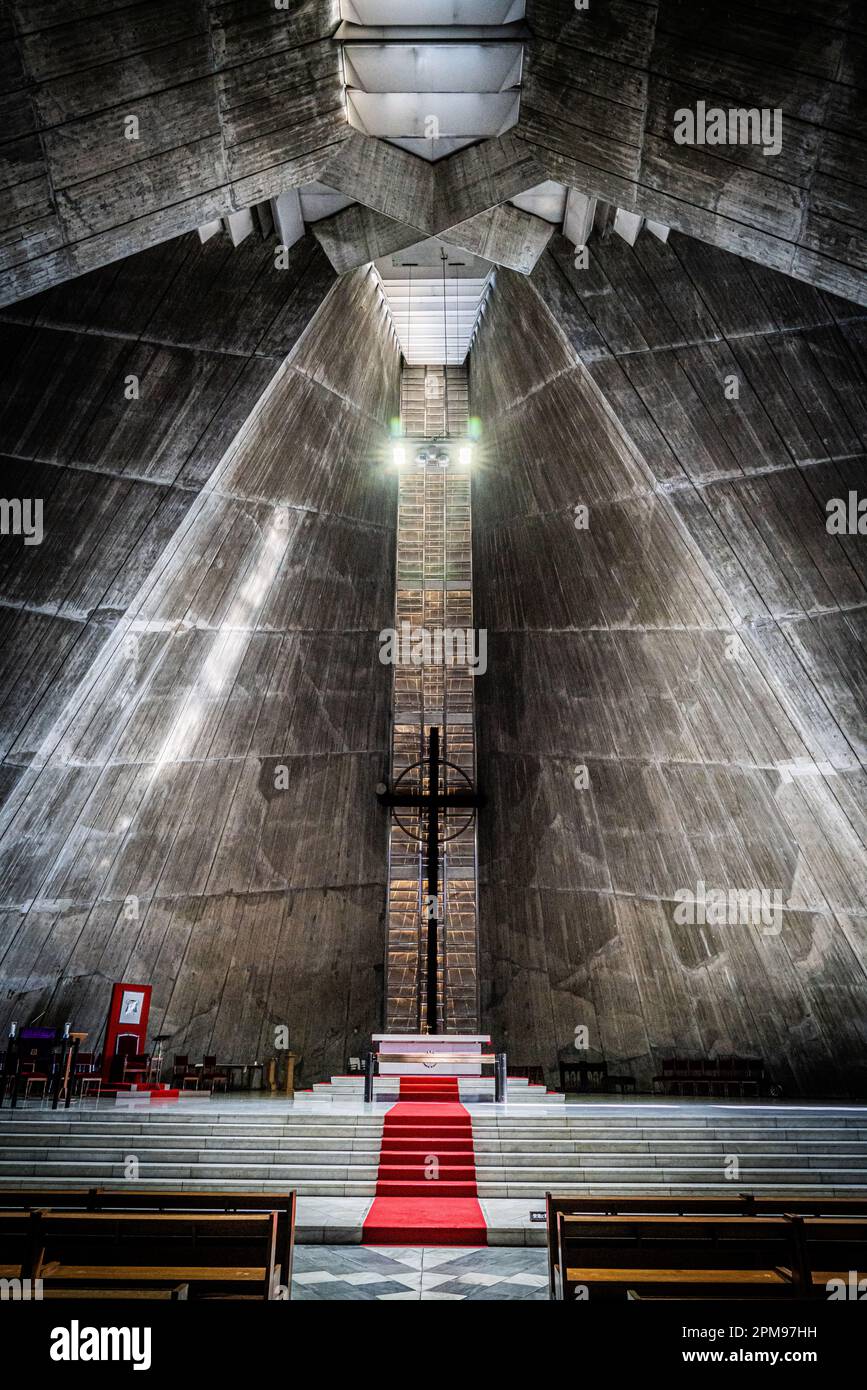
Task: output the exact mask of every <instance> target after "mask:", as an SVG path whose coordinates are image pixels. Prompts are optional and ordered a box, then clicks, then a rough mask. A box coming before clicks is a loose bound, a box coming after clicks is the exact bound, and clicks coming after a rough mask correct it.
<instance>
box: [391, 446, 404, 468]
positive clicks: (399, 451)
mask: <svg viewBox="0 0 867 1390" xmlns="http://www.w3.org/2000/svg"><path fill="white" fill-rule="evenodd" d="M391 457H392V461H393V463H394V465H395V467H396V468H401V467H402V466H403V464H405V463H406V449H404V447H403V445H402V444H395V446H394V448H393V449H392V451H391Z"/></svg>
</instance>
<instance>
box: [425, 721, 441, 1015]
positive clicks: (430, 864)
mask: <svg viewBox="0 0 867 1390" xmlns="http://www.w3.org/2000/svg"><path fill="white" fill-rule="evenodd" d="M428 777H429V786H428V796H429V806H430V810H429V812H428V818H427V908H428V922H427V1030H428V1032H429V1033H436V1032H437V1031H438V1026H437V1025H438V1014H439V1000H438V988H439V979H438V974H439V971H438V966H439V940H438V931H437V928H438V926H439V891H440V889H439V876H440V835H439V831H440V816H439V792H440V731H439V729H437V728H433V729H431V731H430V759H429V762H428Z"/></svg>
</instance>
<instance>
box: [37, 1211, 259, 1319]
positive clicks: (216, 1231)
mask: <svg viewBox="0 0 867 1390" xmlns="http://www.w3.org/2000/svg"><path fill="white" fill-rule="evenodd" d="M37 1215H38V1218H39V1239H40V1242H41V1269H39V1270H37V1271H36V1272H37V1273H40V1272H41V1274H42V1276H43V1278H45V1279H49V1278H52V1277H55V1278H58V1279H62V1278H63V1277H64V1270H66V1271H68V1272H69V1277H70V1278H72V1277H73V1275H72V1273H71V1271H73V1270H75V1269H80V1268H86V1269H91V1270H98V1269H100V1268H102V1269H105V1270H106V1271H108V1270H109V1269H110V1270H112V1271H117V1272H118V1282H130V1281H134V1277H135V1276H134V1271H135V1270H136V1269H139V1270H143V1269H147V1270H149V1271H158V1270H160V1269H166V1270H167V1271H169V1270H171V1269H177V1268H184V1269H189V1270H191V1271H192V1270H197V1271H208V1270H214V1271H219V1270H240V1269H255V1270H257V1271H259V1274H258V1275H257V1277H256V1279H255V1280H251V1281H250V1285H249V1287H250V1292H251V1293H253V1294H256V1295H258V1296H259V1297H262V1298H269V1297H270V1296H271V1293H272V1288H273V1284H274V1279H275V1267H276V1243H277V1214H276V1212H271V1213H256V1214H252V1213H251V1214H243V1215H237V1214H236V1215H224V1214H219V1215H218V1214H213V1213H208V1214H204V1213H201V1214H194V1213H178V1214H167V1213H156V1212H147V1213H138V1212H135V1213H133V1212H74V1211H66V1212H42V1213H38V1214H37ZM123 1270H129V1271H130V1274H129V1276H128V1277H127V1276H125V1275H123V1274H122V1273H121V1271H123ZM152 1277H156V1276H152ZM166 1277H167V1279H168V1278H169V1275H168V1274H167V1275H166ZM175 1282H177V1278H176V1279H175ZM209 1282H213V1285H214V1286H218V1285H221V1284H222V1283H225V1282H227V1281H225V1280H221V1279H220V1277H219V1276H218V1275H217V1274H216V1273H215V1276H214V1279H213V1281H208V1280H207V1278H205V1280H204V1285H203V1283H202V1282H201V1281H200V1282H199V1283H197V1285H196V1291H197V1292H201V1291H202V1288H203V1286H204V1287H209Z"/></svg>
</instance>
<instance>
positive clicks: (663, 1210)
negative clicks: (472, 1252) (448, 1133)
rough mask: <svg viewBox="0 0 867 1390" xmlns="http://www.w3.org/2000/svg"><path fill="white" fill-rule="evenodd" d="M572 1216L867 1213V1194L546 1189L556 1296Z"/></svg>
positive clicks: (552, 1292)
mask: <svg viewBox="0 0 867 1390" xmlns="http://www.w3.org/2000/svg"><path fill="white" fill-rule="evenodd" d="M559 1212H563V1213H564V1215H567V1216H579V1215H585V1216H591V1215H594V1214H595V1215H600V1216H603V1215H607V1216H629V1215H633V1214H636V1213H641V1212H644V1213H646V1214H648V1215H657V1216H679V1215H680V1216H702V1215H707V1216H747V1215H751V1214H752V1215H761V1216H785V1215H787V1214H791V1215H793V1216H797V1215H802V1216H817V1217H818V1216H837V1217H846V1216H849V1217H855V1216H867V1198H864V1197H794V1198H792V1197H756V1196H754V1194H753V1193H751V1192H738V1193H734V1192H733V1193H732V1194H731V1195H721V1196H716V1195H709V1196H706V1197H668V1196H666V1197H654V1196H625V1197H624V1196H620V1197H619V1196H616V1195H613V1196H610V1195H602V1196H594V1197H571V1196H570V1197H558V1196H557V1195H556V1194H555V1193H551V1192H546V1193H545V1214H546V1221H547V1233H548V1292H549V1297H551V1298H555V1297H556V1294H555V1283H556V1267H557V1214H558V1213H559Z"/></svg>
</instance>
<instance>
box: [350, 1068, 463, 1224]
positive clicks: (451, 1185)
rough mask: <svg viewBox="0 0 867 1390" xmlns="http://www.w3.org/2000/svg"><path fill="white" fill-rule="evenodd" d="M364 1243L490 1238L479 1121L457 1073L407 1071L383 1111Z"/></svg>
mask: <svg viewBox="0 0 867 1390" xmlns="http://www.w3.org/2000/svg"><path fill="white" fill-rule="evenodd" d="M363 1240H364V1244H365V1245H486V1244H487V1227H486V1225H485V1218H484V1216H483V1215H482V1209H481V1207H480V1206H479V1202H478V1198H477V1197H476V1159H475V1153H474V1150H473V1126H472V1121H471V1120H470V1117H469V1114H468V1113H467V1111H466V1110H465V1109H464V1107H463V1106H462V1105H461V1102H460V1096H459V1094H458V1083H457V1079H456V1078H455V1077H453V1076H402V1077H401V1078H400V1100H399V1101H398V1102H397V1104H396V1105H393V1106H392V1107H391V1109H390V1110H389V1111H388V1113H387V1114H386V1117H385V1121H384V1124H383V1129H382V1149H381V1151H380V1155H379V1176H378V1179H377V1184H376V1197H375V1198H374V1202H373V1205H372V1206H371V1208H370V1211H369V1212H368V1215H367V1220H366V1221H365V1223H364V1231H363Z"/></svg>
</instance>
